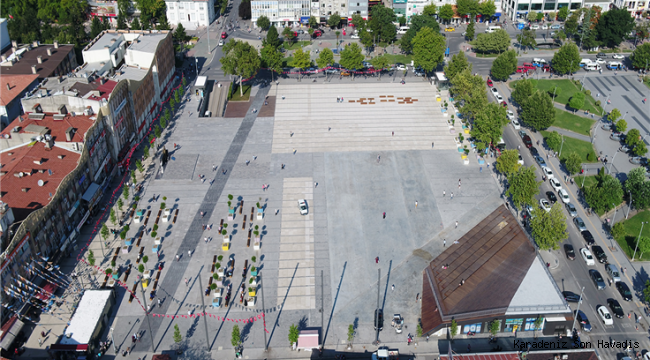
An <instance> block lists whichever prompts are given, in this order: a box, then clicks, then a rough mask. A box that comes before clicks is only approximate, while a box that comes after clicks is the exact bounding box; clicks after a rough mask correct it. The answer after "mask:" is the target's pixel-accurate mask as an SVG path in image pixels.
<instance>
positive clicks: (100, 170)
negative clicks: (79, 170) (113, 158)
mask: <svg viewBox="0 0 650 360" xmlns="http://www.w3.org/2000/svg"><path fill="white" fill-rule="evenodd" d="M109 157H110V154H106V157H104V161H102V164H101V165H100V166H99V168H98V169H97V172H95V177H94V178H93V179H95V181H97V179H98V178H99V176H100V175H101V174H102V170H104V166H106V164H107V163H108V158H109Z"/></svg>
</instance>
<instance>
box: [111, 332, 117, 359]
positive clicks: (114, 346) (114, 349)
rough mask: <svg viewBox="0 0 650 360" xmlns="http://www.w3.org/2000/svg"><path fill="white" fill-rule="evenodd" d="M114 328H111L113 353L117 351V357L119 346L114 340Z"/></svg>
mask: <svg viewBox="0 0 650 360" xmlns="http://www.w3.org/2000/svg"><path fill="white" fill-rule="evenodd" d="M113 330H114V329H113V328H111V342H112V343H113V351H115V356H117V345H115V340H113Z"/></svg>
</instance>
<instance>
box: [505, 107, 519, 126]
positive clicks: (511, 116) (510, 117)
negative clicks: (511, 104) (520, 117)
mask: <svg viewBox="0 0 650 360" xmlns="http://www.w3.org/2000/svg"><path fill="white" fill-rule="evenodd" d="M506 117H507V118H508V120H511V121H512V120H514V119H515V113H513V112H512V110H506ZM516 129H518V128H516Z"/></svg>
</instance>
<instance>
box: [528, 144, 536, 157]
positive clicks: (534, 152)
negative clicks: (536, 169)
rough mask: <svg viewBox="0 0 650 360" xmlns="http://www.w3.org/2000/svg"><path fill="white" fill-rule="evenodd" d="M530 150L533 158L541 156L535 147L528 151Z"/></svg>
mask: <svg viewBox="0 0 650 360" xmlns="http://www.w3.org/2000/svg"><path fill="white" fill-rule="evenodd" d="M528 150H530V153H531V154H532V155H533V156H537V155H539V151H537V148H536V147H534V146H533V147H532V148H530V149H528Z"/></svg>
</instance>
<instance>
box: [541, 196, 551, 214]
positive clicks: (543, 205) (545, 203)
mask: <svg viewBox="0 0 650 360" xmlns="http://www.w3.org/2000/svg"><path fill="white" fill-rule="evenodd" d="M539 207H541V208H542V209H544V211H546V212H549V211H551V204H549V202H548V200H546V199H539Z"/></svg>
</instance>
